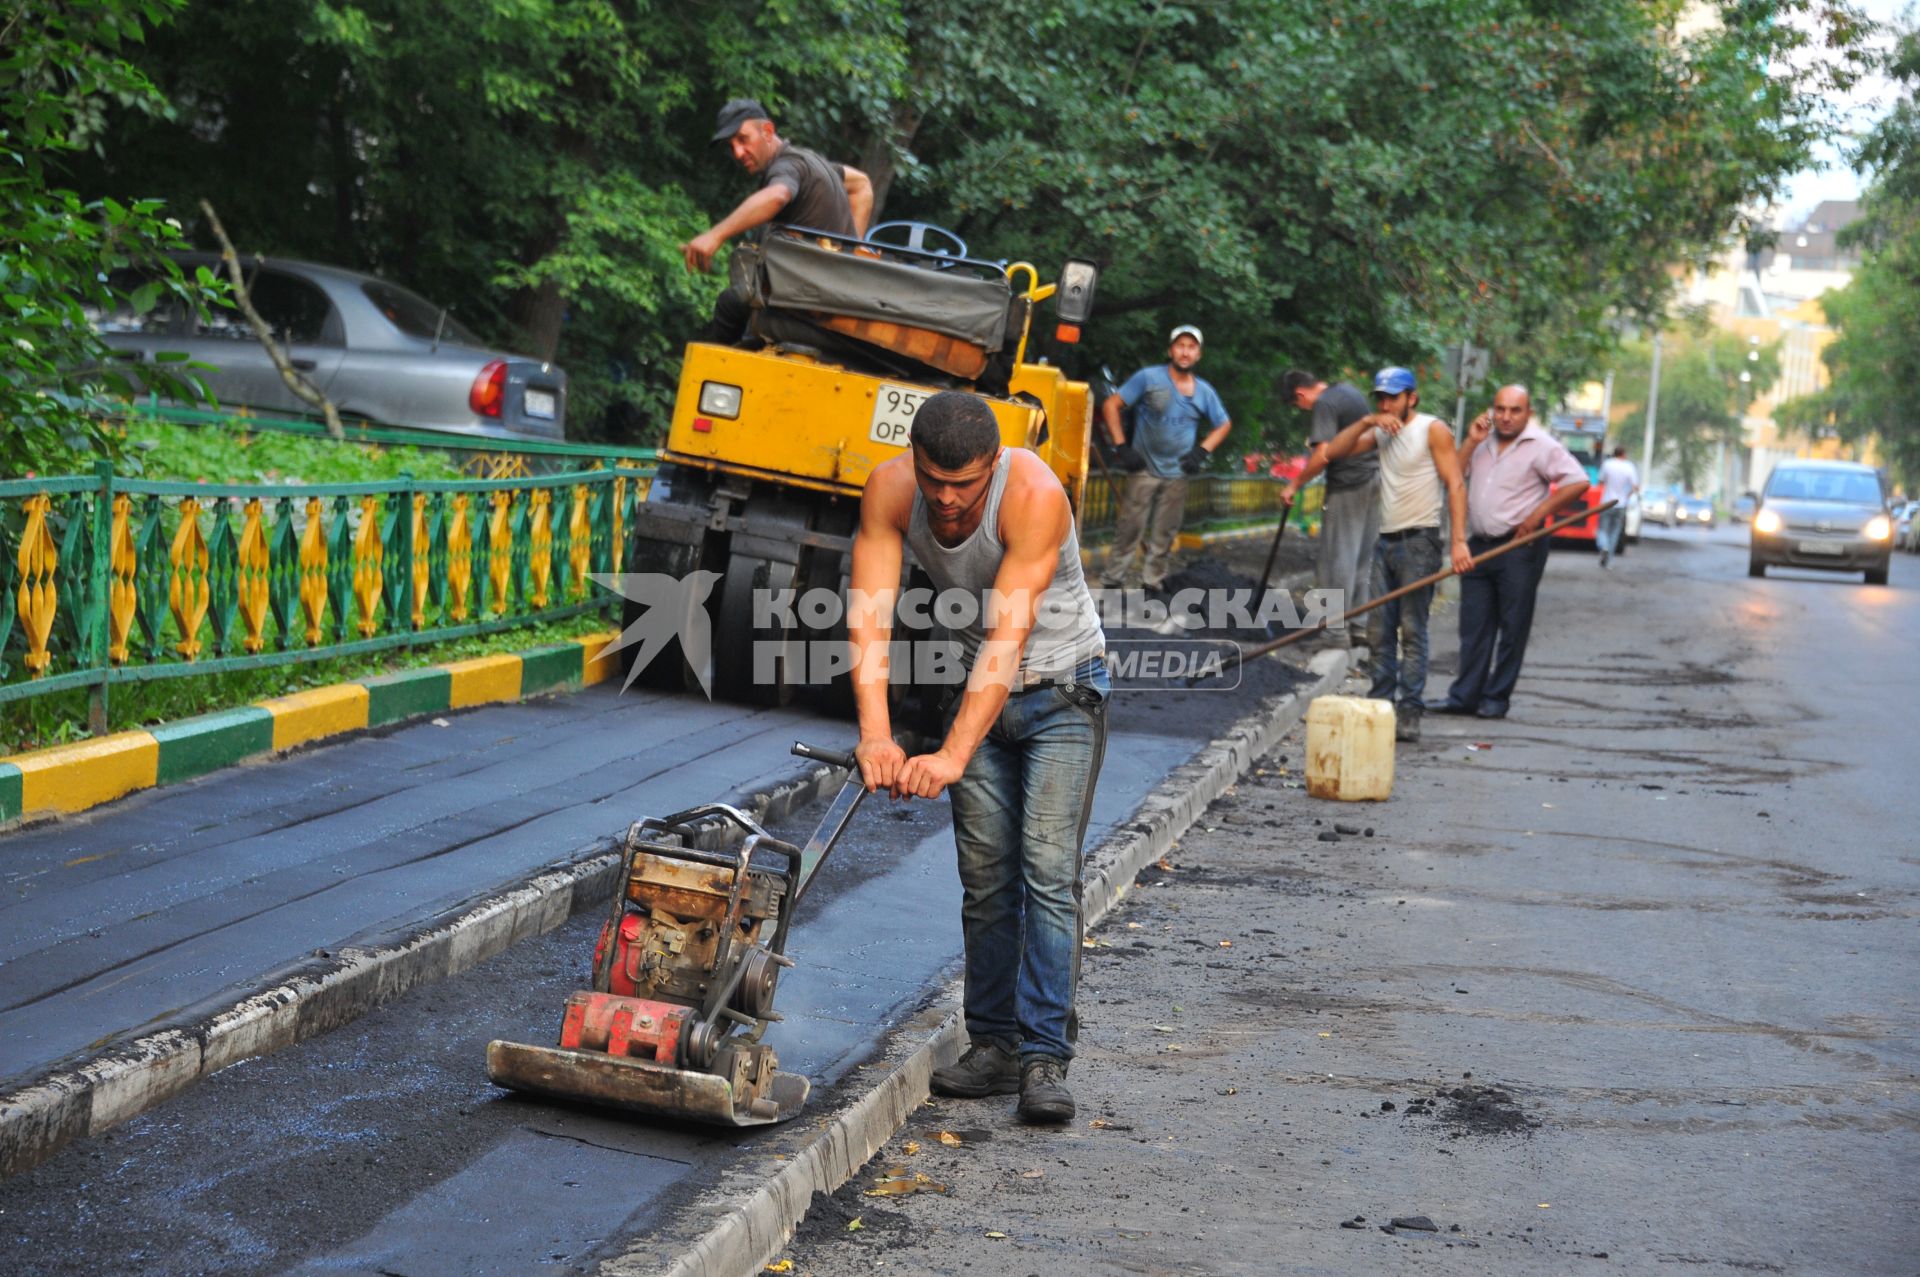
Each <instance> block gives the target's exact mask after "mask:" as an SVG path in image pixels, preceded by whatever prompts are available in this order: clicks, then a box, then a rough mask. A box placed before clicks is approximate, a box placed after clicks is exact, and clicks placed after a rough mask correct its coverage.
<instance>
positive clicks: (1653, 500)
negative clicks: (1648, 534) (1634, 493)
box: [1640, 488, 1680, 528]
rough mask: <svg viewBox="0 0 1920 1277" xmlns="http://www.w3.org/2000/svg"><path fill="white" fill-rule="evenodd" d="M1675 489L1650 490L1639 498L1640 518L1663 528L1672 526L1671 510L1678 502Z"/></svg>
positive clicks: (1678, 495) (1677, 491) (1677, 493)
mask: <svg viewBox="0 0 1920 1277" xmlns="http://www.w3.org/2000/svg"><path fill="white" fill-rule="evenodd" d="M1679 497H1680V492H1679V490H1678V489H1677V488H1652V489H1649V490H1648V491H1647V492H1645V493H1642V494H1641V497H1640V517H1641V518H1642V519H1643V520H1645V521H1646V522H1648V523H1657V524H1659V525H1660V526H1661V527H1663V528H1670V527H1672V526H1673V508H1674V504H1675V503H1676V502H1677V501H1678V500H1679Z"/></svg>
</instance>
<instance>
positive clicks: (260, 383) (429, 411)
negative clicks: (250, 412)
mask: <svg viewBox="0 0 1920 1277" xmlns="http://www.w3.org/2000/svg"><path fill="white" fill-rule="evenodd" d="M173 257H174V259H175V260H176V261H178V262H179V263H180V265H181V267H182V268H183V269H185V270H186V271H187V272H189V273H192V271H193V270H194V269H195V268H196V267H199V266H207V267H209V268H211V269H213V270H215V271H219V270H220V269H221V266H220V259H219V257H218V256H217V255H216V254H212V253H175V254H173ZM245 269H246V271H247V291H248V294H249V295H250V296H251V298H252V300H253V305H254V309H255V310H257V311H259V312H260V317H261V318H262V319H263V320H265V321H266V323H267V325H268V327H269V328H270V329H272V331H273V334H274V337H275V339H276V340H277V341H278V342H279V343H280V344H281V346H282V347H283V348H284V349H285V350H286V352H287V357H288V359H289V360H290V361H291V362H292V364H293V366H294V367H295V368H297V369H299V370H300V371H301V372H304V373H305V374H306V375H307V377H308V379H309V380H311V381H312V382H313V383H314V385H315V386H317V387H318V388H319V389H320V390H321V391H322V392H323V393H324V394H325V395H326V396H327V397H328V398H329V399H331V400H332V401H333V403H334V406H335V407H336V408H338V409H339V411H340V415H341V416H342V417H344V418H347V419H349V420H351V419H354V418H364V419H365V420H368V421H372V422H376V423H380V424H386V425H399V426H416V427H420V428H423V429H428V430H448V431H457V432H459V433H462V434H473V435H487V436H492V437H497V438H508V439H512V438H536V439H560V438H564V437H565V434H566V419H567V375H566V374H565V373H564V372H562V371H561V370H560V369H558V368H556V367H554V366H553V365H551V364H548V363H543V362H542V361H540V360H538V359H532V358H529V357H526V356H521V355H513V354H509V353H507V352H505V351H500V350H494V349H491V348H489V347H488V346H487V345H485V344H484V343H483V342H481V340H480V339H479V338H478V337H476V336H475V335H474V334H473V333H472V332H470V331H468V329H466V328H465V327H464V326H463V325H462V324H461V323H460V321H459V320H457V319H455V318H453V316H452V315H451V314H450V313H449V311H448V309H447V308H446V307H444V306H436V305H434V304H433V303H432V302H430V301H428V300H427V299H426V298H424V297H422V296H420V295H419V294H418V293H415V292H412V291H410V290H408V289H405V288H402V287H400V286H399V285H398V284H393V283H389V282H387V281H386V280H383V279H378V278H375V277H374V276H372V275H363V274H361V273H359V272H358V271H350V270H344V269H341V268H339V267H336V266H321V265H316V264H314V263H311V262H296V261H288V260H285V259H282V258H274V257H269V258H265V259H260V260H255V261H249V262H247V263H246V265H245ZM89 318H90V319H91V320H92V322H93V324H94V327H95V329H96V330H97V331H99V332H100V334H101V335H102V336H103V337H104V338H105V339H106V341H107V344H108V345H109V346H110V347H111V348H112V349H113V351H114V352H115V354H116V355H117V357H118V358H120V359H121V360H123V361H124V362H125V364H127V365H129V366H128V367H127V368H126V371H127V373H128V374H129V376H130V377H132V378H133V379H135V380H138V378H139V365H140V364H142V363H145V362H152V361H154V360H155V359H157V357H158V356H159V355H160V354H161V353H162V352H176V351H177V352H181V353H184V354H185V355H186V356H187V357H188V358H191V359H194V360H197V361H200V362H202V363H206V364H211V365H213V367H214V371H212V372H202V373H201V374H200V376H201V377H202V378H203V379H205V381H206V383H207V388H208V389H209V390H211V391H212V392H213V395H214V397H215V398H216V399H218V400H219V401H220V403H221V404H223V405H244V406H246V407H249V408H254V409H257V410H259V411H261V412H264V413H271V414H296V415H306V414H311V413H312V412H313V408H312V407H311V406H310V405H308V404H307V403H306V402H305V401H304V400H302V399H300V398H299V397H298V396H296V395H295V394H294V393H293V391H291V390H290V389H288V388H287V385H286V383H285V382H284V381H283V380H282V379H281V377H280V372H279V370H278V369H277V368H275V367H274V365H273V361H272V360H271V359H270V358H269V357H268V355H267V352H266V349H265V348H264V347H262V346H261V345H260V342H259V341H258V340H257V339H256V338H255V337H254V333H253V329H252V328H251V327H250V326H249V325H248V323H247V320H246V317H245V316H244V315H242V314H241V313H240V311H239V310H238V309H237V308H235V309H228V308H224V307H221V308H214V309H213V310H212V311H211V312H210V313H209V314H208V316H207V317H206V318H205V319H204V320H203V319H200V318H198V317H196V316H194V315H191V314H189V313H187V311H186V310H185V309H184V308H182V307H180V306H178V305H169V304H168V303H166V302H162V303H161V304H160V305H159V306H156V307H155V308H154V309H153V310H151V311H149V312H148V313H146V314H144V315H140V314H134V313H132V312H131V311H124V312H116V313H113V314H97V315H91V316H89Z"/></svg>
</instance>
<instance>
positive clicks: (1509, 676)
mask: <svg viewBox="0 0 1920 1277" xmlns="http://www.w3.org/2000/svg"><path fill="white" fill-rule="evenodd" d="M1466 454H1467V459H1466V465H1465V469H1466V472H1467V549H1468V550H1470V551H1472V553H1473V556H1474V557H1475V558H1478V557H1479V556H1480V555H1482V554H1485V553H1486V552H1487V551H1488V550H1491V549H1494V548H1495V547H1497V546H1502V545H1505V544H1506V543H1507V542H1509V541H1511V540H1513V539H1514V538H1515V537H1519V536H1525V535H1526V534H1527V533H1529V532H1537V531H1539V530H1540V529H1541V528H1543V527H1545V526H1546V525H1547V524H1548V523H1549V522H1551V521H1552V519H1553V517H1554V516H1555V515H1556V514H1558V513H1560V512H1561V511H1562V510H1566V509H1569V508H1571V507H1572V506H1574V505H1575V504H1577V503H1578V502H1579V501H1581V500H1582V499H1583V498H1584V497H1585V496H1586V492H1587V486H1588V484H1587V472H1586V471H1585V470H1583V469H1581V468H1580V463H1579V461H1577V460H1575V459H1574V455H1573V454H1572V453H1571V452H1568V451H1567V449H1566V445H1565V444H1562V443H1561V442H1560V441H1559V440H1558V439H1555V438H1554V437H1553V436H1552V435H1550V434H1548V433H1547V432H1546V431H1544V430H1542V429H1541V428H1540V427H1539V425H1538V424H1537V423H1536V422H1535V421H1534V420H1533V400H1532V397H1531V396H1530V395H1528V393H1527V388H1526V387H1525V386H1517V385H1516V386H1502V387H1501V388H1500V390H1499V393H1497V394H1496V395H1494V397H1493V410H1492V411H1491V412H1483V413H1481V414H1480V415H1479V416H1478V417H1476V418H1475V419H1474V422H1473V425H1472V426H1471V427H1469V428H1468V430H1467V438H1466ZM1556 485H1557V486H1556ZM1546 567H1547V539H1546V538H1545V537H1542V538H1541V539H1540V540H1538V541H1532V542H1529V543H1527V544H1526V545H1523V546H1521V547H1520V548H1519V549H1517V550H1509V551H1507V552H1506V553H1505V554H1502V555H1501V556H1500V557H1499V558H1497V559H1493V560H1492V561H1490V562H1487V563H1483V564H1481V565H1480V566H1479V567H1476V568H1475V569H1473V571H1471V572H1468V573H1466V574H1465V575H1464V576H1462V577H1461V578H1460V673H1459V674H1458V675H1457V676H1456V677H1455V678H1454V680H1453V686H1451V687H1449V688H1448V689H1447V698H1446V699H1445V700H1444V701H1441V702H1440V703H1439V704H1437V705H1429V706H1428V707H1427V708H1428V709H1431V710H1433V711H1435V712H1437V713H1441V714H1475V715H1478V716H1479V717H1481V718H1505V717H1506V716H1507V703H1508V701H1509V700H1510V699H1511V698H1512V696H1513V688H1514V684H1516V683H1518V682H1519V681H1520V663H1521V661H1522V660H1524V659H1525V658H1526V655H1527V635H1528V633H1529V632H1531V630H1532V629H1533V601H1534V597H1535V595H1537V594H1538V593H1539V590H1540V574H1541V573H1542V572H1544V571H1546Z"/></svg>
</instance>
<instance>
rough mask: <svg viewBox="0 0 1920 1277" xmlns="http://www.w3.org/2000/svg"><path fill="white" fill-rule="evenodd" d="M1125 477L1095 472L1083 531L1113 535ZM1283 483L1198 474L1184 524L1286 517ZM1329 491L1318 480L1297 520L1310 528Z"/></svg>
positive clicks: (1083, 507) (1296, 508) (1297, 507)
mask: <svg viewBox="0 0 1920 1277" xmlns="http://www.w3.org/2000/svg"><path fill="white" fill-rule="evenodd" d="M1126 481H1127V479H1126V476H1125V475H1116V476H1114V477H1113V478H1112V479H1111V480H1109V479H1108V478H1107V477H1105V476H1103V475H1100V474H1097V473H1096V474H1094V475H1092V476H1089V478H1088V479H1087V487H1086V496H1085V497H1084V498H1082V500H1081V503H1080V528H1081V531H1082V533H1087V532H1095V533H1099V532H1111V531H1112V530H1113V526H1114V523H1115V522H1116V521H1117V519H1118V518H1119V509H1118V506H1117V504H1116V502H1117V493H1118V492H1119V490H1120V489H1122V488H1124V486H1125V485H1126ZM1280 488H1281V484H1280V481H1279V480H1277V479H1271V478H1268V477H1267V476H1266V475H1196V476H1194V477H1193V478H1192V479H1189V480H1188V481H1187V507H1186V510H1187V512H1186V518H1185V520H1184V524H1183V526H1185V527H1186V528H1188V529H1190V530H1197V529H1200V528H1205V527H1210V526H1211V527H1219V526H1223V525H1232V524H1236V523H1257V522H1260V521H1262V520H1270V519H1273V518H1276V517H1277V516H1278V515H1279V513H1280ZM1324 495H1325V488H1324V487H1323V485H1322V484H1321V483H1319V482H1318V481H1315V482H1314V483H1312V484H1309V485H1308V486H1307V487H1306V488H1304V489H1302V490H1301V492H1300V494H1299V495H1298V497H1297V498H1295V500H1294V505H1293V522H1294V524H1295V526H1298V527H1304V526H1306V522H1307V520H1308V519H1310V518H1312V517H1313V516H1315V515H1317V514H1319V512H1320V502H1321V500H1322V498H1323V497H1324Z"/></svg>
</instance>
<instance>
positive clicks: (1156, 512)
mask: <svg viewBox="0 0 1920 1277" xmlns="http://www.w3.org/2000/svg"><path fill="white" fill-rule="evenodd" d="M1186 512H1187V481H1186V478H1185V477H1184V476H1182V477H1180V478H1177V479H1163V478H1161V477H1160V476H1159V475H1157V474H1146V473H1144V472H1143V473H1141V474H1132V475H1128V476H1127V483H1126V486H1125V487H1124V488H1122V489H1121V492H1120V521H1119V526H1118V527H1116V528H1115V529H1114V533H1113V548H1112V549H1110V550H1109V551H1108V552H1107V564H1106V567H1105V568H1103V569H1101V572H1100V579H1101V583H1102V584H1103V585H1106V586H1108V587H1113V586H1130V585H1136V584H1137V585H1144V586H1146V587H1147V588H1148V589H1150V590H1157V589H1159V588H1160V586H1161V584H1162V583H1163V582H1164V581H1165V580H1166V579H1167V573H1168V571H1169V570H1171V568H1172V566H1173V538H1174V537H1175V536H1177V535H1178V534H1179V532H1180V520H1181V519H1182V518H1183V517H1184V516H1185V515H1186ZM1143 541H1144V542H1145V543H1146V563H1145V565H1144V566H1143V567H1142V568H1141V570H1140V575H1139V577H1137V578H1136V577H1134V576H1133V560H1134V556H1135V554H1136V553H1137V552H1138V551H1139V550H1140V548H1141V543H1142V542H1143Z"/></svg>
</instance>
